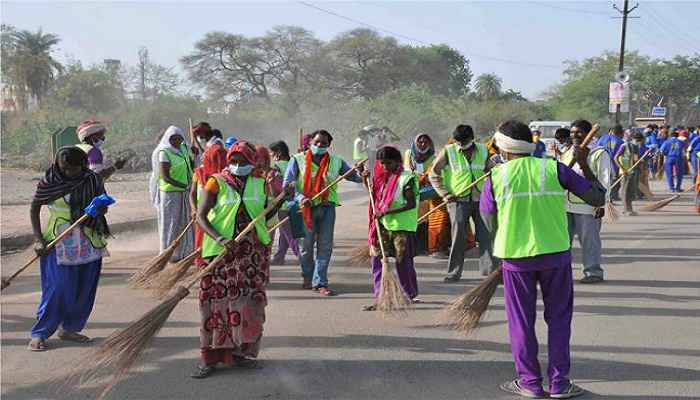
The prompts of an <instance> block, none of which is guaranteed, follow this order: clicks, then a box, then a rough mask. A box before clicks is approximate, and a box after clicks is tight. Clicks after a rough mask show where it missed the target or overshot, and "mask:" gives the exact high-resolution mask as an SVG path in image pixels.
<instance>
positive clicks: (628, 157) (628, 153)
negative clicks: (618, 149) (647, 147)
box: [620, 143, 634, 170]
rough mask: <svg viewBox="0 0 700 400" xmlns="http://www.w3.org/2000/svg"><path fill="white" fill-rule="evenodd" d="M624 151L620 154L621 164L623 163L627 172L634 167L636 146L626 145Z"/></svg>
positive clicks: (623, 146)
mask: <svg viewBox="0 0 700 400" xmlns="http://www.w3.org/2000/svg"><path fill="white" fill-rule="evenodd" d="M622 148H623V149H624V150H623V151H622V154H620V162H621V163H622V168H624V169H625V170H628V169H630V167H631V166H632V163H633V162H632V160H633V158H634V146H633V145H632V144H631V143H624V144H623V145H622Z"/></svg>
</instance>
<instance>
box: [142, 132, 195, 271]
mask: <svg viewBox="0 0 700 400" xmlns="http://www.w3.org/2000/svg"><path fill="white" fill-rule="evenodd" d="M193 166H194V164H193V161H192V155H191V153H190V151H189V149H188V148H187V145H186V144H185V136H184V133H183V132H182V129H180V128H178V127H176V126H170V127H168V129H166V130H165V133H164V134H163V137H162V138H161V139H160V143H159V144H158V146H157V147H156V148H155V150H153V154H152V155H151V167H152V172H151V180H150V191H151V200H152V202H153V206H154V207H155V208H156V209H157V210H158V235H159V237H160V251H161V252H162V251H163V250H165V249H166V248H167V247H168V246H170V244H171V243H172V242H173V240H175V239H176V238H177V237H178V236H179V235H180V233H182V231H183V229H185V227H186V226H187V224H188V223H189V222H190V219H191V218H192V211H191V208H190V185H191V183H192V174H193V172H192V170H193ZM193 248H194V233H193V232H192V230H189V231H188V232H187V233H186V234H185V237H184V238H183V239H182V241H181V242H180V245H179V246H178V247H177V249H176V250H175V252H174V253H173V256H172V257H171V259H170V261H172V262H177V261H179V260H181V259H183V258H185V257H186V256H187V255H189V254H190V253H191V252H192V250H193Z"/></svg>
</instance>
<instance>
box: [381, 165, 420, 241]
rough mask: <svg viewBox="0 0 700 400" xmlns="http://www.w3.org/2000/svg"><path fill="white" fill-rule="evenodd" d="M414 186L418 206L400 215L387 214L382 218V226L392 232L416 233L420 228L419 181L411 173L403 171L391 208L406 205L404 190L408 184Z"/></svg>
mask: <svg viewBox="0 0 700 400" xmlns="http://www.w3.org/2000/svg"><path fill="white" fill-rule="evenodd" d="M409 182H410V183H411V184H412V187H413V194H414V196H415V200H416V203H415V204H416V205H415V207H413V208H412V209H410V210H406V211H402V212H400V213H393V214H387V215H385V216H384V217H382V225H383V226H384V227H385V228H386V229H388V230H390V231H408V232H415V231H416V230H417V228H418V200H419V197H420V192H419V191H418V179H417V178H416V176H415V175H414V174H413V173H411V172H409V171H402V172H401V176H400V177H399V181H398V182H397V183H396V191H395V192H394V198H393V199H392V201H391V205H390V206H389V208H400V207H403V206H404V205H406V199H405V198H404V196H403V188H404V187H406V185H407V184H408V183H409Z"/></svg>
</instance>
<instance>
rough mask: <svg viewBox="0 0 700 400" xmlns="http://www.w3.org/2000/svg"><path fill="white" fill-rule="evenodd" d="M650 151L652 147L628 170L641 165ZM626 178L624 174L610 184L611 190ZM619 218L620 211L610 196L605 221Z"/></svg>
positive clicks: (606, 206) (606, 204) (606, 205)
mask: <svg viewBox="0 0 700 400" xmlns="http://www.w3.org/2000/svg"><path fill="white" fill-rule="evenodd" d="M649 153H651V149H649V150H647V151H646V152H645V153H644V154H642V156H641V157H639V160H637V161H636V162H635V163H634V164H632V167H630V169H628V171H632V170H633V169H635V168H637V165H639V164H640V163H641V162H642V161H644V157H646V156H647V155H648V154H649ZM623 178H624V175H620V177H618V178H617V179H616V180H615V182H613V184H612V185H610V188H609V189H608V191H609V192H611V191H612V190H613V189H614V188H615V186H617V185H618V184H619V183H620V182H622V179H623ZM618 219H620V212H619V211H618V210H617V208H615V205H614V204H613V203H612V201H611V200H610V199H609V198H608V201H606V202H605V221H606V222H615V221H617V220H618Z"/></svg>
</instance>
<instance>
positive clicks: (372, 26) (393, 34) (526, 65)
mask: <svg viewBox="0 0 700 400" xmlns="http://www.w3.org/2000/svg"><path fill="white" fill-rule="evenodd" d="M298 3H299V4H301V5H303V6H306V7H309V8H313V9H315V10H317V11H321V12H323V13H326V14H329V15H332V16H334V17H338V18H342V19H344V20H346V21H350V22H353V23H356V24H359V25H362V26H366V27H368V28H372V29H374V30H377V31H380V32H385V33H388V34H390V35H392V36H396V37H400V38H403V39H406V40H409V41H412V42H416V43H420V44H423V45H426V46H430V45H431V43H428V42H425V41H423V40H420V39H416V38H412V37H410V36H406V35H402V34H400V33H396V32H393V31H390V30H387V29H383V28H380V27H377V26H375V25H372V24H368V23H366V22H363V21H360V20H357V19H354V18H351V17H348V16H345V15H342V14H339V13H337V12H334V11H331V10H327V9H325V8H321V7H318V6H316V5H314V4H311V3H308V2H306V1H298ZM433 31H435V29H433ZM465 55H466V56H469V57H471V58H482V59H485V60H490V61H496V62H501V63H505V64H513V65H520V66H524V67H536V68H555V69H561V68H562V67H561V65H553V64H536V63H527V62H521V61H515V60H509V59H506V58H499V57H492V56H489V55H485V54H478V53H467V52H465Z"/></svg>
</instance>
